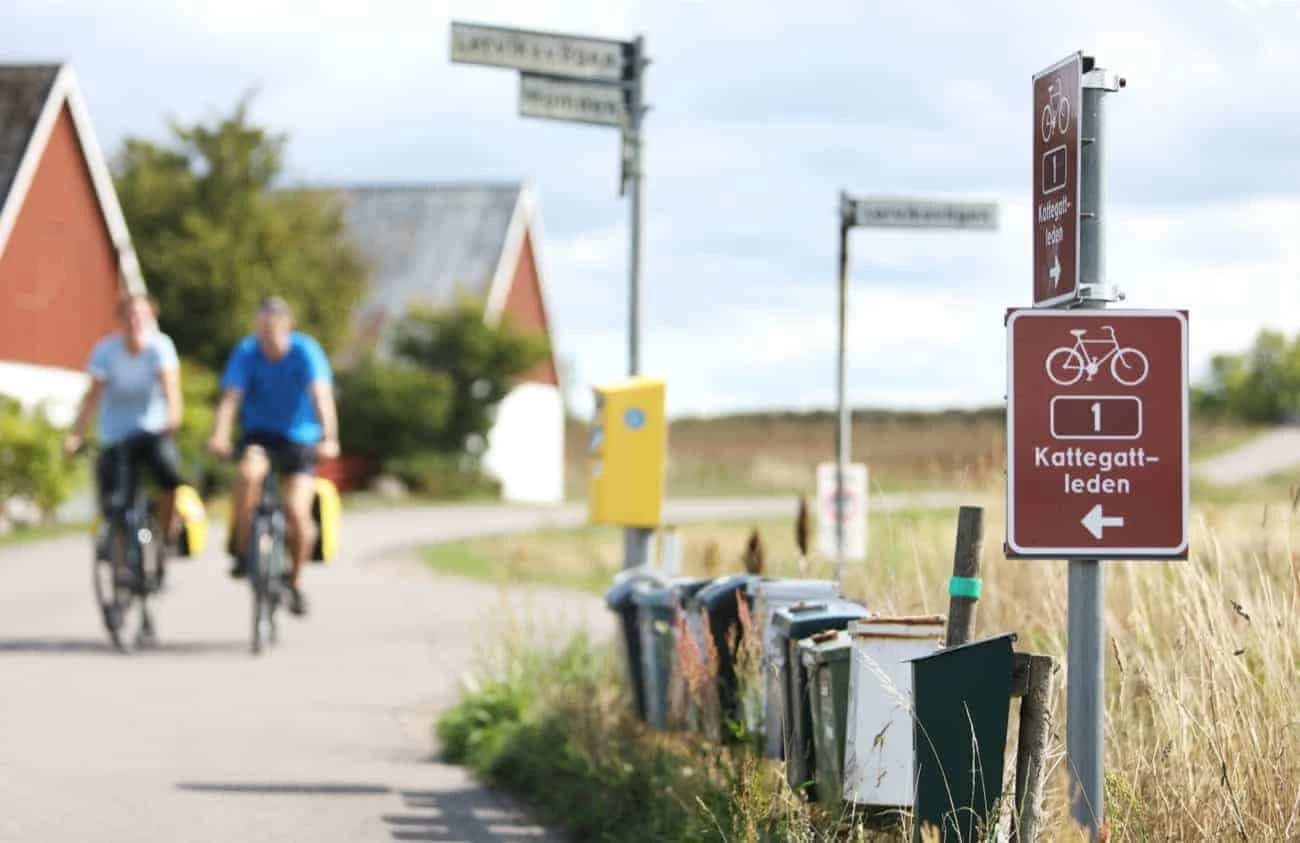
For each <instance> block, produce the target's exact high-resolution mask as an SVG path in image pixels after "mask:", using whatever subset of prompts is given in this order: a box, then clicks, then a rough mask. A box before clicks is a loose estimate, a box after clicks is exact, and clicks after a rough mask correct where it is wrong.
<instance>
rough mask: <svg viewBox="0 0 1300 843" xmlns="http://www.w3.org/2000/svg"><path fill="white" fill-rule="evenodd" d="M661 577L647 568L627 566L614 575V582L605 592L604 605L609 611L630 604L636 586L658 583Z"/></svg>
mask: <svg viewBox="0 0 1300 843" xmlns="http://www.w3.org/2000/svg"><path fill="white" fill-rule="evenodd" d="M662 581H663V578H662V577H661V576H660V575H659V574H658V573H657V572H655V571H652V570H650V569H649V568H629V569H628V570H626V571H620V572H619V573H618V574H616V575H615V577H614V584H613V585H611V586H610V587H609V590H608V591H606V592H605V605H606V606H607V607H608V608H609V609H610V610H611V611H615V612H617V611H620V610H622V609H626V608H627V607H628V606H630V605H632V593H633V592H634V591H635V590H636V589H637V587H638V586H640V585H643V584H646V583H649V584H659V583H661V582H662Z"/></svg>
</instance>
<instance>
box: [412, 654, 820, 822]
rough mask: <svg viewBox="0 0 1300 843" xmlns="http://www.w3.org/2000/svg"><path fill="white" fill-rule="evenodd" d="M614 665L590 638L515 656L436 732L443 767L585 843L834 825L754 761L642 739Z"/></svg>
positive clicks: (676, 739)
mask: <svg viewBox="0 0 1300 843" xmlns="http://www.w3.org/2000/svg"><path fill="white" fill-rule="evenodd" d="M611 656H612V654H611V652H610V651H609V649H608V648H604V647H597V646H594V645H593V644H592V643H591V642H590V641H589V640H588V639H587V638H585V637H584V636H582V635H578V636H575V637H574V638H573V639H571V640H570V641H569V642H568V643H567V645H566V646H564V647H563V648H562V649H561V650H559V651H558V652H554V653H550V652H543V651H538V650H535V649H519V650H516V651H514V652H512V653H510V654H509V655H508V657H507V660H506V664H505V665H504V667H503V669H501V670H500V671H498V672H497V673H496V674H495V675H493V676H492V677H490V678H489V679H487V680H485V681H484V682H482V683H481V684H476V685H472V686H471V687H470V688H469V689H468V690H467V692H466V694H465V696H464V697H463V699H462V700H461V702H460V703H459V704H458V705H457V706H456V707H454V708H452V709H451V710H450V711H448V712H447V713H445V714H444V715H443V716H442V717H441V718H440V720H439V721H438V725H437V732H438V737H439V740H440V741H441V743H442V747H443V753H444V756H445V757H446V759H447V760H448V761H450V762H453V763H460V764H467V765H468V766H470V767H471V768H472V769H473V770H474V771H475V773H477V774H478V775H479V776H480V777H482V778H483V779H485V780H486V781H488V782H489V783H491V784H493V785H497V786H500V787H504V788H505V789H507V790H509V791H511V792H513V793H515V794H517V795H518V796H519V797H521V798H522V799H523V800H525V801H526V802H528V803H529V804H530V805H531V806H532V807H533V809H534V810H535V811H536V812H537V813H538V815H539V817H540V818H541V819H543V820H544V821H546V822H550V823H554V824H556V825H560V826H563V827H564V828H565V829H567V830H568V831H569V832H570V833H571V834H572V835H573V837H574V838H575V839H578V840H606V841H637V843H639V842H640V841H647V843H649V841H660V840H718V841H729V840H785V841H808V840H813V839H823V838H822V837H820V836H819V833H821V832H829V831H830V828H831V827H833V826H834V825H835V823H834V821H829V822H828V823H827V826H828V827H827V828H825V829H815V828H814V826H813V825H812V823H811V820H810V817H809V814H808V812H807V811H806V810H805V809H804V806H803V805H802V804H801V803H800V802H799V801H798V800H797V799H796V798H795V797H794V795H793V794H792V793H790V791H789V789H788V788H787V787H786V786H785V780H784V777H783V776H781V775H779V771H778V770H777V768H776V767H775V766H774V765H773V764H772V762H768V761H765V760H763V759H760V758H758V757H757V756H756V754H755V753H753V752H750V751H748V750H747V749H742V748H737V747H731V748H723V747H720V746H718V745H716V744H709V743H705V742H703V741H701V740H699V737H698V736H692V735H669V734H663V733H653V732H650V731H648V730H646V729H645V728H644V727H643V726H642V725H641V724H640V723H638V722H637V721H636V720H635V718H634V717H633V716H632V714H631V712H632V703H631V700H630V699H629V697H628V694H627V691H626V687H625V682H624V678H623V671H622V669H621V666H620V665H618V660H617V659H614V658H612V657H611Z"/></svg>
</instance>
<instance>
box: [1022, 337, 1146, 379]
mask: <svg viewBox="0 0 1300 843" xmlns="http://www.w3.org/2000/svg"><path fill="white" fill-rule="evenodd" d="M1101 329H1102V330H1103V331H1107V332H1109V333H1110V337H1109V338H1108V339H1085V338H1084V337H1085V335H1086V334H1087V333H1088V332H1087V330H1086V329H1084V328H1073V329H1071V331H1070V334H1071V335H1072V336H1073V337H1074V345H1073V346H1065V345H1063V346H1061V347H1059V348H1056V349H1053V350H1052V353H1051V354H1048V355H1047V376H1048V377H1049V378H1051V379H1052V382H1053V383H1055V384H1056V385H1057V386H1073V385H1074V384H1076V383H1078V382H1079V381H1080V380H1082V379H1083V377H1084V376H1085V375H1087V377H1088V381H1089V382H1091V381H1092V379H1093V378H1094V377H1096V376H1097V372H1099V371H1101V367H1102V366H1103V365H1104V364H1105V363H1106V361H1108V360H1109V361H1110V376H1111V377H1112V378H1114V379H1115V381H1116V382H1117V383H1120V384H1122V385H1124V386H1137V385H1139V384H1141V383H1142V382H1143V381H1145V380H1146V379H1147V374H1148V370H1149V368H1150V365H1149V363H1148V362H1147V356H1146V355H1145V354H1143V353H1142V352H1141V351H1139V350H1137V349H1136V348H1133V347H1131V346H1121V345H1120V344H1119V339H1118V338H1116V336H1115V328H1114V327H1113V326H1111V325H1103V326H1102V328H1101ZM1089 346H1093V347H1096V346H1107V347H1108V349H1109V350H1107V351H1106V352H1105V353H1104V354H1101V355H1100V356H1097V355H1094V354H1093V353H1092V352H1091V351H1090V350H1089V348H1088V347H1089Z"/></svg>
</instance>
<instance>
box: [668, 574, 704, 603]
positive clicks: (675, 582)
mask: <svg viewBox="0 0 1300 843" xmlns="http://www.w3.org/2000/svg"><path fill="white" fill-rule="evenodd" d="M711 582H713V581H712V580H710V579H709V578H707V577H677V578H675V579H672V580H669V582H668V585H669V587H670V588H672V590H673V592H674V593H675V594H676V595H677V599H678V600H680V601H681V602H682V603H683V604H685V603H688V602H690V600H691V599H692V598H693V597H694V596H695V595H696V594H699V593H700V591H701V590H702V589H703V588H704V587H705V586H707V585H708V584H709V583H711Z"/></svg>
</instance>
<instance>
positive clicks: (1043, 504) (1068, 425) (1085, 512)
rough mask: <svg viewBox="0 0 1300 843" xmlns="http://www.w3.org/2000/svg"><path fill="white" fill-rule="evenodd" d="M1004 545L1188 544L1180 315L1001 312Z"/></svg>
mask: <svg viewBox="0 0 1300 843" xmlns="http://www.w3.org/2000/svg"><path fill="white" fill-rule="evenodd" d="M1007 348H1008V351H1009V360H1008V370H1007V385H1008V389H1007V500H1008V503H1009V506H1008V508H1007V549H1008V552H1009V554H1010V555H1013V556H1029V557H1041V558H1048V559H1061V558H1067V559H1068V558H1072V557H1084V558H1095V559H1136V558H1146V559H1181V558H1183V557H1185V556H1186V554H1187V535H1188V501H1189V484H1188V471H1187V459H1188V443H1187V404H1188V402H1187V318H1186V316H1185V315H1184V314H1182V313H1179V312H1176V311H1147V310H1128V311H1121V310H1107V311H1098V310H1017V311H1014V312H1012V313H1011V314H1010V316H1009V317H1008V319H1007Z"/></svg>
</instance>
